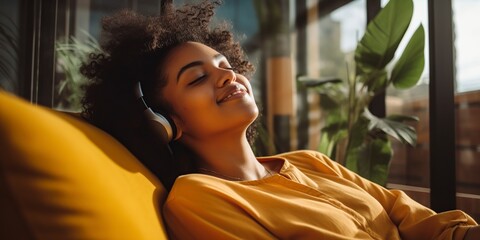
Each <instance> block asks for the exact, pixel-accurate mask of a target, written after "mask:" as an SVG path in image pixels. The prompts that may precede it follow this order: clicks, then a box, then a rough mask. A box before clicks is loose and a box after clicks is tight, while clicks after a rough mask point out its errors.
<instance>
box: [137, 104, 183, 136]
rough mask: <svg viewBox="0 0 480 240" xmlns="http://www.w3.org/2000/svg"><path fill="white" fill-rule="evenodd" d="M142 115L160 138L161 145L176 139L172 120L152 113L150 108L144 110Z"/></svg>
mask: <svg viewBox="0 0 480 240" xmlns="http://www.w3.org/2000/svg"><path fill="white" fill-rule="evenodd" d="M144 113H145V116H146V118H147V120H148V122H149V124H150V127H151V129H152V130H153V131H154V133H155V134H156V135H157V136H159V137H160V139H161V141H162V142H163V143H169V142H171V141H172V140H174V139H176V136H177V128H176V126H175V123H174V122H173V121H172V120H170V119H169V118H168V117H165V116H163V115H162V114H160V113H157V112H154V111H152V109H151V108H148V109H145V111H144Z"/></svg>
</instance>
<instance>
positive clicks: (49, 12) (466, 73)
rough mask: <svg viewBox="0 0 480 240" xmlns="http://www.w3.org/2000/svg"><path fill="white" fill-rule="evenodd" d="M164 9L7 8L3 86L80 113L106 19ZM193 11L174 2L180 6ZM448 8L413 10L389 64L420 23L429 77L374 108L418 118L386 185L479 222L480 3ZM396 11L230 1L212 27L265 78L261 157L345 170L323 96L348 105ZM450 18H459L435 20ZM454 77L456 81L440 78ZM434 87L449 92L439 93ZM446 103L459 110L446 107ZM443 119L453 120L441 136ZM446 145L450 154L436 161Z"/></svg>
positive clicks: (35, 1)
mask: <svg viewBox="0 0 480 240" xmlns="http://www.w3.org/2000/svg"><path fill="white" fill-rule="evenodd" d="M167 2H172V1H171V0H170V1H168V0H49V1H47V0H18V1H14V0H0V44H1V47H0V88H2V89H4V90H6V91H9V92H12V93H14V94H16V95H18V96H21V97H23V98H25V99H27V100H29V101H31V102H32V103H36V104H39V105H43V106H47V107H51V108H55V109H60V110H66V111H80V110H81V106H80V99H81V96H82V94H83V93H82V88H81V86H82V85H83V84H85V82H86V80H85V79H84V78H83V77H82V76H81V75H80V73H79V72H78V67H79V66H80V63H81V62H82V61H83V59H84V58H85V57H86V54H87V53H88V52H91V51H96V50H98V42H97V41H98V40H99V37H100V30H101V29H100V20H101V18H102V17H103V16H105V15H109V14H111V13H113V12H115V11H118V10H120V9H125V8H129V9H133V10H136V11H138V12H141V13H143V14H147V15H154V14H160V13H161V9H162V6H164V4H165V3H167ZM188 2H191V1H187V0H173V3H174V4H183V3H188ZM445 2H447V5H441V3H437V4H438V5H436V6H434V4H433V3H434V1H427V0H413V6H414V8H413V15H412V18H411V22H410V25H409V27H408V29H407V30H406V32H405V35H404V38H403V39H402V41H401V42H400V44H399V46H398V49H397V51H396V54H395V56H394V57H393V60H392V62H395V61H396V60H398V59H399V58H400V54H401V52H402V51H403V49H405V48H406V46H407V43H408V41H409V39H410V38H411V37H412V35H413V34H414V32H415V29H417V27H418V26H420V24H421V25H422V26H423V27H424V28H425V36H424V38H423V39H422V40H424V43H425V47H424V56H425V59H424V63H425V64H424V66H425V67H424V68H423V70H422V69H420V70H421V73H419V76H420V77H419V79H418V82H416V84H415V85H414V86H413V87H410V88H408V89H396V88H394V87H387V88H386V89H385V91H382V93H381V94H379V96H376V97H375V98H374V99H373V100H372V102H371V103H369V109H370V111H371V112H372V113H373V114H374V115H375V116H377V117H385V116H388V115H392V114H402V115H414V116H416V117H418V121H413V122H409V126H411V127H412V128H413V129H415V131H416V144H414V145H413V146H410V145H409V144H405V143H404V142H403V143H402V141H396V140H395V139H392V141H389V145H388V146H389V148H391V150H392V152H393V155H392V156H391V158H390V159H389V161H388V163H387V164H384V165H386V166H387V169H386V173H385V178H386V182H385V183H383V185H385V186H386V187H389V188H399V189H402V190H404V191H406V192H407V193H408V194H409V195H410V196H411V197H412V198H414V199H415V200H417V201H419V202H420V203H422V204H424V205H426V206H429V207H432V208H433V209H434V210H437V211H443V210H448V209H451V208H458V209H462V210H464V211H466V212H467V213H469V214H470V215H471V216H473V217H474V218H475V219H476V220H477V221H480V176H479V173H480V121H479V120H480V58H479V56H480V48H479V47H478V44H479V43H480V31H479V30H480V27H479V25H478V24H476V23H477V22H479V21H480V15H479V14H478V12H480V1H477V0H451V3H450V1H445ZM387 3H388V0H224V3H223V4H222V5H221V6H220V7H219V8H218V10H217V14H216V15H215V21H214V23H213V24H215V22H218V21H223V20H227V21H228V22H230V23H231V24H232V25H233V29H234V30H235V34H236V35H237V37H238V39H240V41H241V43H242V46H243V48H244V49H245V51H246V53H247V55H248V58H249V60H250V61H251V62H253V63H254V65H255V66H256V69H257V71H256V73H255V75H254V76H253V78H252V79H251V82H252V85H253V87H254V92H255V95H256V101H257V103H258V105H259V107H260V109H261V117H260V119H259V125H260V127H259V136H258V139H257V142H256V144H255V146H254V147H255V151H256V153H257V154H258V155H266V154H275V153H281V152H285V151H291V150H296V149H313V150H319V151H322V152H325V151H326V150H325V149H328V151H329V153H330V154H329V155H330V156H331V157H332V158H333V159H334V160H337V161H341V156H342V155H345V153H342V148H341V147H339V146H341V145H335V146H334V147H333V148H329V146H327V145H328V144H327V142H326V140H325V138H327V137H328V135H327V130H330V131H331V129H330V128H329V129H327V128H326V126H332V124H331V123H332V122H331V121H333V120H332V119H331V118H329V117H331V116H333V115H332V114H333V113H332V108H331V106H332V104H330V103H331V102H332V101H333V102H335V103H336V104H333V105H334V106H337V107H338V104H339V103H338V102H336V97H335V96H334V95H331V94H330V95H329V93H331V92H327V93H326V91H329V90H331V91H334V90H335V91H336V93H337V94H338V95H337V97H338V98H339V99H340V98H342V96H343V97H344V96H345V95H348V92H345V91H342V88H341V87H336V86H339V85H336V84H342V83H346V82H348V81H349V80H351V79H353V78H355V71H356V66H355V51H356V48H357V46H358V43H359V41H360V40H361V39H362V37H363V36H364V34H365V31H366V27H367V23H368V22H369V21H370V20H371V19H372V18H373V17H374V16H376V14H377V13H378V12H379V11H380V9H381V8H382V7H384V6H386V4H387ZM429 11H430V12H429ZM442 11H448V13H451V15H448V14H447V15H446V16H445V15H443V16H440V17H438V16H439V14H440V13H441V12H442ZM435 16H437V17H435ZM445 23H448V24H451V29H449V28H448V27H446V28H445V29H446V31H447V36H451V37H447V39H446V40H445V39H444V38H441V37H439V36H441V34H440V35H439V34H438V32H436V31H434V30H432V29H429V28H431V27H432V26H433V28H435V29H442V26H444V25H445ZM447 26H448V25H447ZM449 30H450V31H449ZM448 34H450V35H448ZM432 43H435V44H438V45H434V46H432ZM442 44H446V45H442ZM442 46H447V48H444V47H442ZM450 50H451V51H450ZM389 66H390V65H387V66H386V70H387V72H388V71H390V70H391V67H389ZM432 66H433V67H432ZM445 66H447V67H445ZM445 69H447V73H448V74H447V76H445V75H444V74H442V73H444V72H442V71H445ZM432 76H437V77H436V78H433V77H432ZM433 79H438V80H437V81H438V82H439V83H440V82H446V83H445V85H443V83H442V84H436V85H434V86H431V83H433V81H434V80H433ZM332 89H333V90H332ZM445 91H447V93H448V94H444V92H445ZM431 96H432V97H431ZM433 96H434V97H433ZM444 99H446V100H447V102H448V101H450V102H451V105H443V104H442V101H443V100H444ZM329 101H330V102H329ZM432 107H433V108H434V109H431V108H432ZM432 112H433V114H432ZM431 116H436V117H435V119H431ZM443 119H453V120H454V121H453V122H452V124H451V125H448V122H447V123H446V124H447V128H444V127H442V125H441V123H442V120H443ZM439 123H440V124H439ZM329 124H330V125H329ZM432 132H440V133H446V134H447V135H432ZM431 136H446V137H445V138H441V137H435V139H432V137H431ZM389 138H391V137H389ZM444 146H446V148H448V149H451V151H450V152H449V153H451V155H450V156H448V155H441V156H440V157H438V154H437V153H440V154H441V153H442V151H443V150H445V147H444ZM445 162H447V163H445ZM448 164H450V165H448ZM449 166H453V168H451V167H449ZM452 189H453V190H452ZM446 199H447V200H446ZM448 199H451V200H448Z"/></svg>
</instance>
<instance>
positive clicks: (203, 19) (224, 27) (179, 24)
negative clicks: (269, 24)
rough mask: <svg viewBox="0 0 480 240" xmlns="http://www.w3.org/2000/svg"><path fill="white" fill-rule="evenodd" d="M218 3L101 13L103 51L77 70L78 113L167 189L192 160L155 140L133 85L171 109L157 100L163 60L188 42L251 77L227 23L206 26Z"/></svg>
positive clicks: (161, 106)
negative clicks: (81, 85) (81, 82)
mask: <svg viewBox="0 0 480 240" xmlns="http://www.w3.org/2000/svg"><path fill="white" fill-rule="evenodd" d="M219 4H220V2H219V1H203V2H200V3H198V4H187V5H184V6H182V7H181V8H178V9H175V7H174V6H173V5H172V4H169V5H167V6H165V9H163V11H162V14H161V15H159V16H143V15H140V14H138V13H136V12H133V11H130V10H123V11H120V12H118V13H116V14H114V15H112V16H108V17H105V18H104V19H103V20H102V27H103V31H102V38H101V41H100V42H101V49H102V52H99V53H91V54H90V56H89V60H88V62H86V63H84V64H83V66H82V67H81V69H80V70H81V72H82V74H83V75H85V76H86V77H87V78H89V79H90V82H89V84H88V85H87V86H86V89H85V90H86V92H85V96H84V98H83V100H82V104H83V113H82V114H83V116H84V117H85V118H86V119H88V120H89V121H91V122H92V123H93V124H95V125H96V126H98V127H99V128H101V129H103V130H105V131H106V132H108V133H110V134H111V135H112V136H114V137H115V138H117V139H118V140H119V141H120V142H121V143H123V144H124V145H125V146H126V147H127V148H128V149H129V150H130V151H131V152H132V153H133V154H134V155H135V156H136V157H137V158H139V159H140V161H142V162H143V164H144V165H145V166H146V167H147V168H149V169H150V170H151V171H152V172H153V173H154V174H155V175H157V177H159V178H160V180H161V181H162V182H163V184H164V185H165V186H166V187H167V189H170V187H171V185H172V184H173V181H174V180H175V178H176V177H177V176H179V175H181V174H184V173H188V172H192V171H195V167H194V165H195V164H194V163H193V162H192V161H193V160H191V158H192V157H186V158H185V159H183V158H180V157H178V152H180V153H184V152H185V149H183V148H181V147H178V146H177V147H175V146H172V147H173V149H174V152H175V155H176V156H177V157H175V159H172V157H171V156H172V154H169V151H170V148H168V146H162V145H161V144H159V141H158V138H157V137H156V136H154V135H153V134H152V133H151V131H149V129H148V127H146V126H147V125H148V124H146V122H145V119H143V115H142V114H141V113H140V112H139V111H138V109H137V108H136V107H135V100H136V99H135V96H134V92H133V89H134V85H135V84H136V83H137V82H138V81H140V82H141V83H142V87H143V93H144V95H145V100H146V101H147V102H148V103H149V106H151V107H152V108H153V109H154V110H155V111H157V112H161V113H164V114H168V113H169V112H171V111H172V109H170V106H169V105H168V104H167V103H166V101H160V102H158V99H161V96H160V93H161V90H162V88H163V87H164V86H165V85H166V79H165V78H164V77H163V76H165V75H164V74H162V69H161V66H162V63H163V62H162V61H163V60H164V59H165V57H166V56H167V55H168V53H169V51H170V50H171V49H173V48H175V47H176V46H179V45H181V44H182V43H185V42H188V41H194V42H200V43H202V44H205V45H207V46H209V47H211V48H213V49H215V50H216V51H218V52H219V53H221V54H223V55H224V56H225V57H226V58H227V59H228V60H229V62H230V64H231V66H232V67H233V68H234V70H235V71H236V72H237V73H240V74H243V75H245V76H247V77H249V76H251V74H252V73H253V71H254V69H253V66H252V64H251V63H250V62H248V61H247V60H246V58H245V55H244V53H243V50H242V49H241V46H240V44H239V42H238V41H236V40H234V37H233V34H232V32H231V31H230V26H229V25H228V24H227V23H222V24H218V25H216V26H215V27H211V26H210V25H211V24H210V23H211V19H212V16H213V15H214V10H215V7H217V6H218V5H219ZM159 96H160V97H159ZM154 100H155V101H156V102H155V101H154ZM248 132H249V134H247V135H249V136H253V134H252V131H251V127H250V128H249V131H248ZM172 145H179V144H178V143H176V144H172ZM179 148H180V149H181V150H178V149H179ZM176 149H177V151H175V150H176ZM179 158H180V159H179ZM188 158H190V159H188Z"/></svg>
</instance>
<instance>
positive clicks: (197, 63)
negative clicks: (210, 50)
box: [177, 53, 225, 82]
mask: <svg viewBox="0 0 480 240" xmlns="http://www.w3.org/2000/svg"><path fill="white" fill-rule="evenodd" d="M220 58H225V56H223V55H222V54H220V53H219V54H215V56H213V59H214V60H218V59H220ZM198 65H203V62H202V61H194V62H191V63H189V64H187V65H185V66H183V67H182V68H180V71H178V74H177V82H178V80H179V79H180V75H182V73H183V72H185V71H186V70H187V69H189V68H192V67H195V66H198Z"/></svg>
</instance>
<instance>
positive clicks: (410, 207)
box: [311, 152, 478, 239]
mask: <svg viewBox="0 0 480 240" xmlns="http://www.w3.org/2000/svg"><path fill="white" fill-rule="evenodd" d="M311 154H312V153H311ZM314 154H315V157H316V158H317V159H318V160H319V161H320V163H319V164H318V166H317V165H315V166H314V167H315V168H317V169H318V170H319V171H320V172H323V173H327V174H332V175H337V176H339V177H340V178H342V179H346V180H348V181H351V182H353V183H355V185H357V186H358V187H360V188H362V189H363V190H365V191H366V192H368V193H369V194H370V195H371V196H372V197H374V198H375V199H377V201H378V202H379V203H380V204H381V205H382V206H383V208H384V209H385V211H386V212H387V213H388V215H389V217H390V219H391V220H392V222H393V223H394V224H395V225H397V228H398V230H399V232H400V234H401V236H402V238H404V239H452V238H453V239H463V237H464V235H465V232H466V230H467V229H468V228H469V227H468V225H476V223H475V221H474V220H473V219H472V218H471V217H470V216H468V215H467V214H465V213H463V212H462V211H458V210H456V211H448V212H443V213H438V214H437V213H435V212H434V211H432V210H431V209H429V208H427V207H425V206H423V205H421V204H419V203H417V202H415V201H414V200H412V199H411V198H410V197H408V195H406V194H405V193H404V192H403V191H399V190H388V189H385V188H383V187H381V186H379V185H377V184H375V183H373V182H371V181H368V180H366V179H364V178H362V177H360V176H359V175H357V174H356V173H354V172H352V171H350V170H348V169H346V168H345V167H343V166H341V165H340V164H338V163H336V162H334V161H332V160H330V159H328V158H327V157H326V156H324V155H323V154H321V153H316V152H315V153H314ZM475 231H478V230H475Z"/></svg>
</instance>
